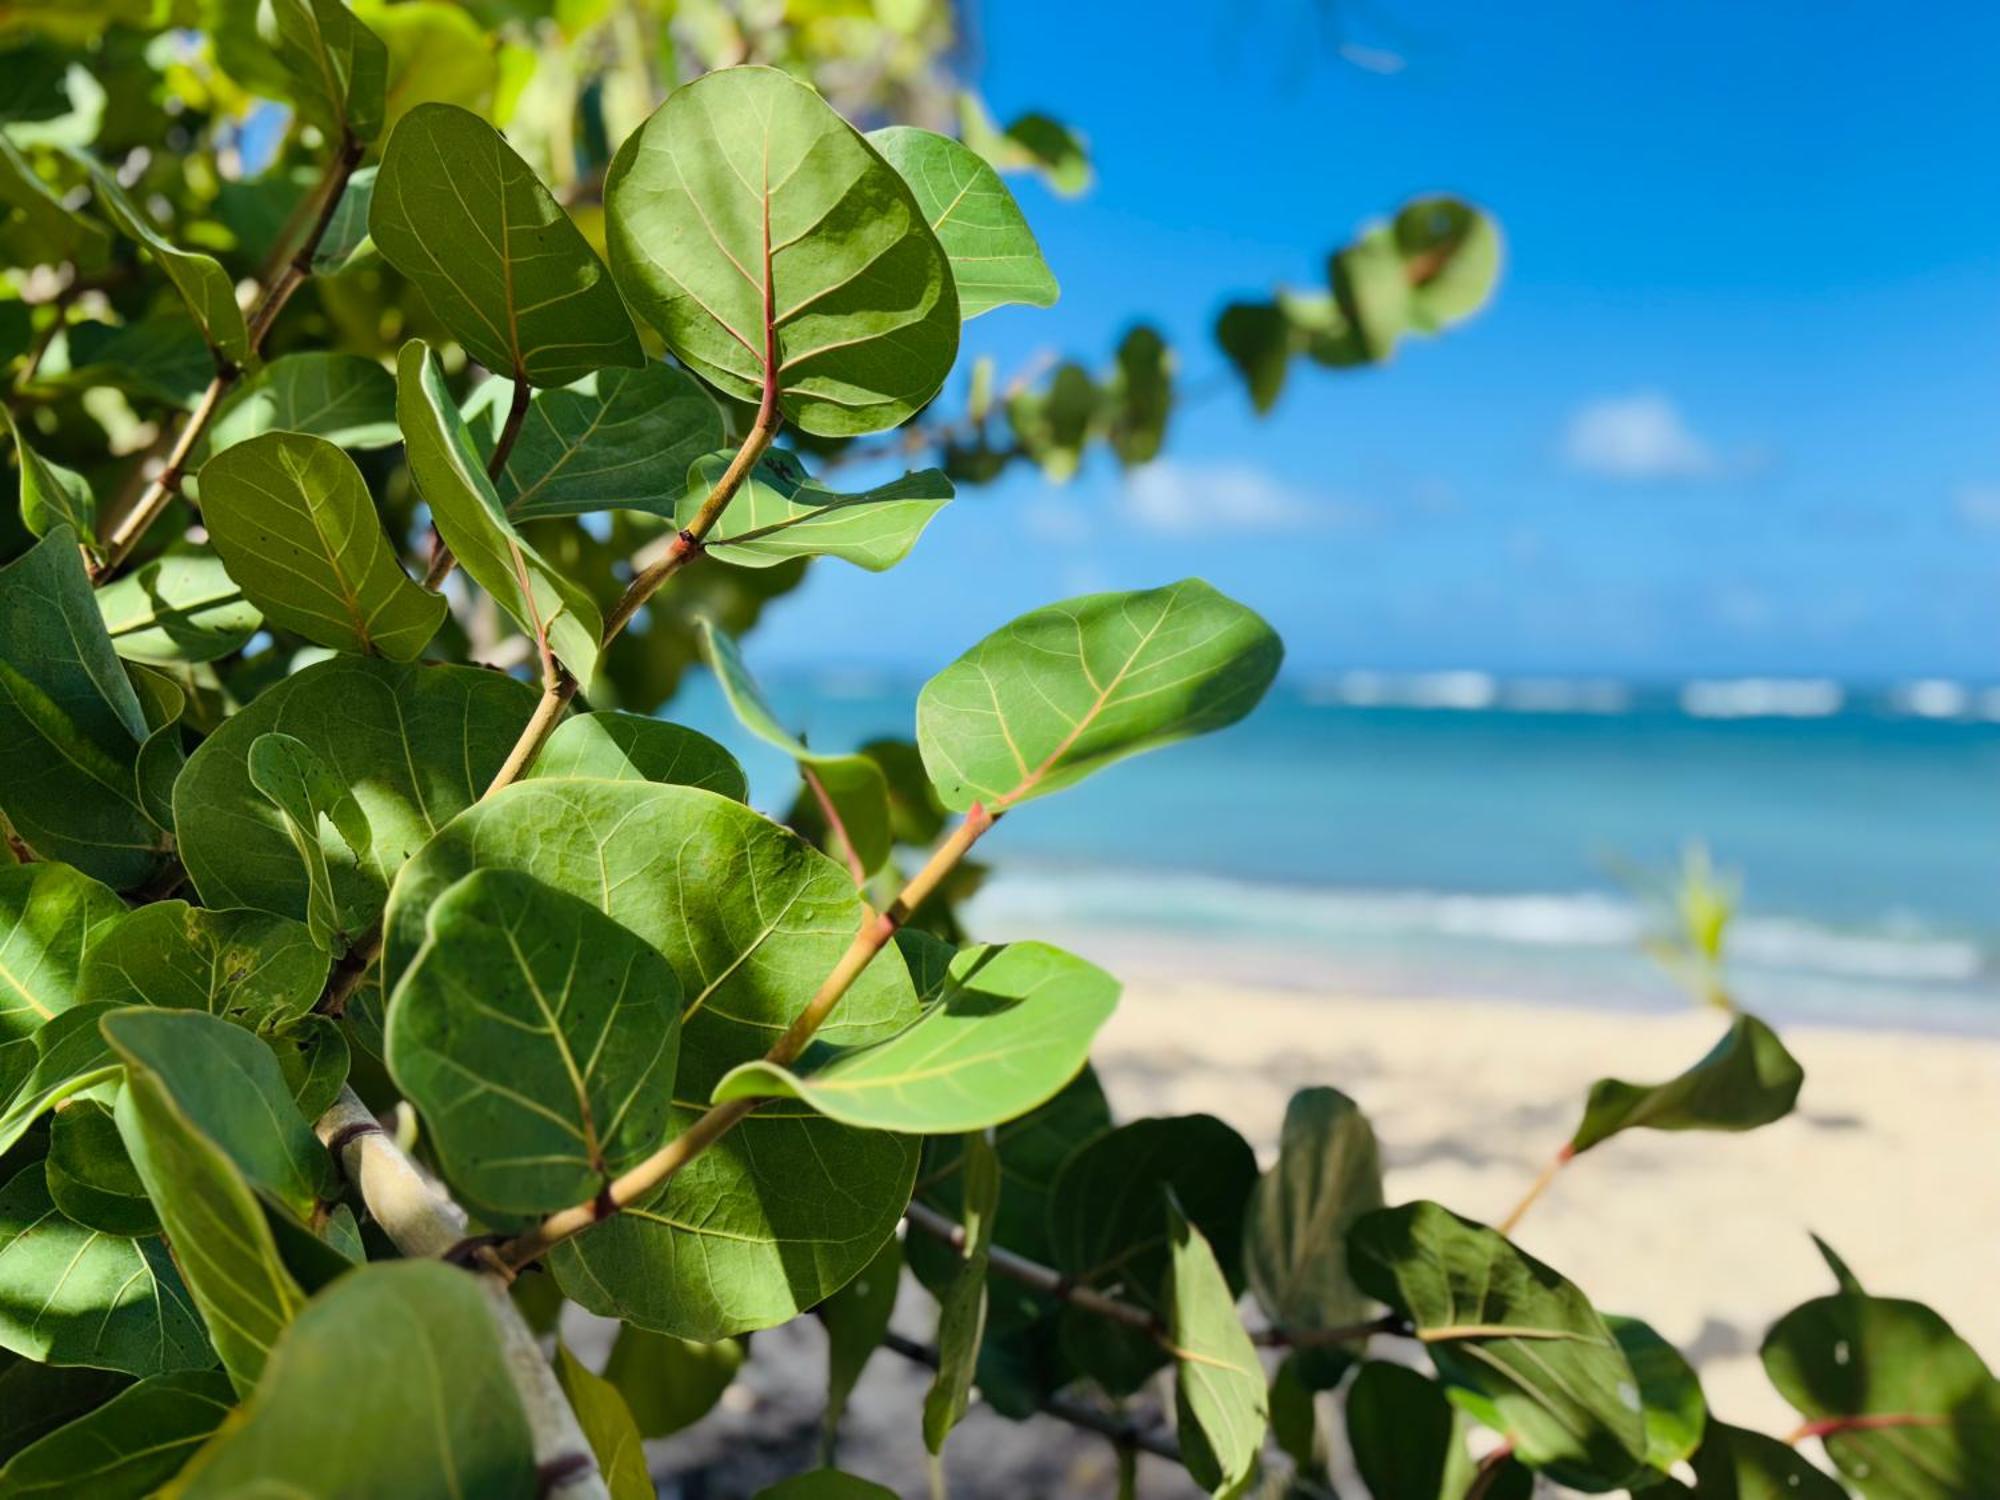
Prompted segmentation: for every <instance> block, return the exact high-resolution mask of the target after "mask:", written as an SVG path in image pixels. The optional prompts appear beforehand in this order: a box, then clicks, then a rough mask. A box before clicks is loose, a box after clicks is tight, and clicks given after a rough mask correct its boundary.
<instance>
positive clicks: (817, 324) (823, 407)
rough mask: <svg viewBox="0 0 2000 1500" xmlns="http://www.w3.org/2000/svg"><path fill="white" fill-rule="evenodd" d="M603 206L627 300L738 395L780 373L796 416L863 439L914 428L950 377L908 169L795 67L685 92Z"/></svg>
mask: <svg viewBox="0 0 2000 1500" xmlns="http://www.w3.org/2000/svg"><path fill="white" fill-rule="evenodd" d="M604 201H605V206H606V210H607V223H606V237H607V240H608V242H609V246H610V251H611V269H612V274H613V275H614V276H616V277H617V279H618V285H619V287H620V288H621V289H622V290H623V291H624V293H625V296H626V299H627V300H628V301H629V302H630V303H631V304H632V306H633V308H634V309H635V310H636V311H637V312H638V313H639V315H640V316H641V317H642V318H644V319H645V320H646V321H647V322H648V323H650V324H652V325H653V327H654V328H656V329H658V330H659V332H660V334H661V336H662V337H663V338H664V339H665V340H666V342H667V347H668V348H670V349H671V350H672V351H673V352H674V354H675V355H677V356H678V357H679V358H680V359H681V360H682V361H683V362H684V363H685V364H687V365H688V367H689V368H691V369H692V370H693V371H694V372H695V373H696V374H697V375H699V376H701V377H702V378H703V379H704V380H707V381H708V382H710V383H711V384H713V385H715V386H717V387H718V388H720V389H721V390H722V391H723V392H724V393H725V394H727V395H730V396H733V397H735V398H737V399H738V400H742V401H756V400H758V399H759V397H760V396H761V394H762V392H763V390H764V386H765V381H766V379H767V376H768V378H769V379H771V380H772V381H773V382H774V383H775V389H776V392H777V398H778V407H779V410H780V411H781V412H782V413H783V414H784V416H785V417H786V418H787V419H789V420H790V421H792V422H793V423H795V424H796V425H798V426H799V427H801V428H803V429H804V430H806V431H807V432H812V433H819V434H821V435H823V436H830V437H841V436H852V435H854V434H858V433H864V432H878V431H881V430H882V429H883V428H886V427H893V426H896V425H897V424H898V423H900V422H902V421H904V420H905V419H906V418H908V417H909V416H911V415H912V414H914V413H915V412H916V411H917V410H918V409H919V408H920V407H922V406H923V405H924V403H925V402H927V401H929V400H930V399H931V397H932V396H934V395H936V394H937V391H938V389H939V388H940V387H941V386H942V385H943V384H944V379H945V376H946V375H947V374H949V373H950V371H951V366H952V362H953V360H954V359H955V358H956V357H957V354H958V323H959V308H958V293H957V291H956V290H955V289H954V287H953V285H952V275H951V266H950V263H949V262H948V261H947V260H946V258H945V252H944V247H943V246H941V245H940V244H939V243H938V240H937V236H936V235H934V234H932V233H931V231H930V228H929V226H928V225H927V224H926V222H925V220H924V214H923V210H922V208H921V207H920V206H919V205H918V203H917V200H916V198H915V197H914V196H913V195H912V194H911V192H910V189H909V186H908V184H906V183H905V182H904V181H903V179H902V177H901V176H899V175H898V174H897V172H896V170H895V168H893V167H891V166H890V165H889V164H888V163H887V162H886V161H884V160H883V159H882V157H881V156H880V155H879V154H878V153H877V152H876V151H875V149H874V147H872V146H870V145H869V144H868V142H867V141H866V140H865V139H864V138H863V137H862V136H861V135H860V134H859V133H857V132H856V131H855V130H854V128H853V127H852V126H850V125H849V124H848V123H847V122H846V121H845V120H843V119H841V117H840V116H839V115H838V114H836V113H835V112H834V111H833V110H832V109H831V108H830V107H829V106H828V105H827V103H826V102H825V101H824V100H823V99H821V98H820V97H819V95H818V94H816V93H814V92H813V90H812V89H811V88H809V87H808V86H807V85H805V84H803V83H801V82H799V81H798V80H796V79H794V78H791V77H789V76H787V75H786V74H784V73H780V72H778V71H776V70H774V69H770V68H742V67H739V68H725V69H722V70H721V71H719V72H714V73H710V74H707V75H706V76H705V77H702V78H698V79H696V80H695V81H694V82H692V83H689V84H687V85H685V86H684V87H682V88H679V89H676V90H675V91H674V92H673V93H672V94H671V95H669V96H668V99H667V102H666V103H665V104H663V105H661V106H660V108H659V109H658V110H657V111H655V113H654V114H653V115H652V117H651V118H650V119H648V120H647V121H646V123H645V124H644V125H642V126H640V127H639V129H638V130H637V131H636V132H634V133H633V135H632V136H631V137H630V138H629V139H628V140H627V141H626V142H625V144H624V145H623V146H622V147H621V148H620V149H619V151H618V155H617V158H616V159H615V160H614V161H613V162H612V164H611V171H610V174H609V176H608V177H607V178H606V181H605V191H604ZM773 352H775V355H776V358H775V360H773V359H772V357H771V356H772V353H773Z"/></svg>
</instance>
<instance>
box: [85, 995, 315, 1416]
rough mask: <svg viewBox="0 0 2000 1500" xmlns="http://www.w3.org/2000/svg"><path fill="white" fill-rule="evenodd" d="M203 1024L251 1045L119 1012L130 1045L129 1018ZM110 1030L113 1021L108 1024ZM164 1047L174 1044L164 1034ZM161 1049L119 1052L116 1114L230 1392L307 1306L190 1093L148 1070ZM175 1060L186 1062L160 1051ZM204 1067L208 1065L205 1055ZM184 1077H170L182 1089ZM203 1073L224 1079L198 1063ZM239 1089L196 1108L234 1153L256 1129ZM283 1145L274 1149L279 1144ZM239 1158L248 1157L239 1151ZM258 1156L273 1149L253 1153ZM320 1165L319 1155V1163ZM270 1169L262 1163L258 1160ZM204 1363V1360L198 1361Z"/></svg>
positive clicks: (188, 1014) (134, 1035) (180, 1014)
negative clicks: (200, 1027)
mask: <svg viewBox="0 0 2000 1500" xmlns="http://www.w3.org/2000/svg"><path fill="white" fill-rule="evenodd" d="M141 1017H145V1018H147V1019H151V1020H163V1021H194V1022H197V1023H200V1022H204V1021H205V1022H207V1023H208V1024H209V1025H212V1026H215V1027H218V1028H220V1029H222V1030H224V1031H228V1032H230V1033H231V1034H233V1035H236V1036H241V1037H244V1038H246V1039H247V1040H251V1041H254V1038H250V1037H249V1036H248V1033H246V1032H243V1031H240V1030H238V1029H237V1028H235V1027H232V1026H230V1025H229V1024H228V1023H227V1022H223V1021H215V1020H213V1019H212V1018H209V1017H203V1016H199V1015H197V1014H196V1013H195V1012H192V1011H156V1012H153V1013H151V1014H150V1016H149V1015H148V1013H147V1012H144V1011H139V1010H126V1011H120V1012H118V1013H117V1016H116V1018H115V1019H116V1021H117V1022H118V1023H119V1024H120V1026H121V1029H122V1030H123V1032H124V1034H125V1035H127V1037H128V1039H131V1040H134V1041H140V1042H143V1041H151V1040H155V1039H154V1038H150V1037H145V1036H144V1035H143V1034H141V1033H139V1032H138V1028H136V1027H134V1026H133V1024H132V1023H133V1022H134V1020H135V1019H136V1018H141ZM105 1024H106V1029H107V1034H110V1035H112V1036H113V1039H114V1040H116V1039H117V1036H118V1034H117V1033H110V1031H109V1028H110V1025H111V1024H112V1022H111V1019H110V1018H107V1021H106V1023H105ZM163 1040H165V1041H166V1043H167V1045H168V1046H169V1047H171V1046H172V1045H173V1042H174V1039H173V1038H172V1037H167V1038H163ZM159 1050H160V1049H156V1048H152V1047H149V1048H148V1049H147V1054H146V1055H141V1054H138V1053H135V1052H127V1053H126V1054H125V1087H124V1088H123V1089H122V1090H121V1091H120V1092H119V1095H118V1106H117V1111H116V1118H117V1121H118V1134H119V1135H120V1136H121V1137H123V1138H124V1141H125V1149H126V1151H128V1152H129V1153H130V1154H131V1157H132V1165H133V1166H134V1167H135V1168H136V1169H137V1170H138V1173H139V1180H140V1181H141V1182H143V1183H145V1185H146V1196H147V1197H149V1198H151V1199H152V1200H153V1208H154V1210H155V1211H156V1212H157V1213H158V1214H159V1216H160V1223H161V1224H162V1225H163V1226H164V1227H165V1229H166V1233H167V1238H168V1239H169V1240H171V1241H172V1242H173V1245H174V1247H175V1250H176V1252H177V1254H178V1262H177V1264H178V1265H179V1267H180V1270H181V1273H182V1274H183V1275H184V1276H186V1278H187V1289H188V1292H189V1293H190V1294H191V1295H192V1297H193V1299H194V1304H195V1306H196V1307H198V1308H200V1309H201V1316H202V1321H203V1322H204V1323H205V1324H206V1325H207V1326H208V1331H209V1336H210V1337H211V1338H212V1339H214V1341H215V1352H216V1353H217V1354H218V1355H220V1356H221V1357H222V1365H223V1368H224V1369H226V1370H227V1371H228V1372H229V1378H230V1380H231V1381H232V1382H233V1383H234V1384H235V1386H236V1389H237V1390H238V1391H246V1392H247V1391H248V1390H250V1389H251V1387H253V1386H255V1385H256V1384H257V1381H258V1376H259V1374H260V1373H261V1372H262V1370H263V1368H264V1361H265V1359H266V1357H267V1355H268V1354H269V1352H270V1349H271V1345H272V1343H273V1342H274V1341H275V1340H276V1339H277V1337H278V1335H279V1334H280V1333H282V1332H283V1331H284V1329H285V1325H286V1324H288V1323H289V1322H290V1321H291V1320H292V1318H293V1317H294V1316H295V1315H296V1314H297V1312H298V1310H299V1308H300V1307H301V1306H302V1305H303V1304H304V1302H305V1294H304V1293H303V1292H302V1291H301V1290H300V1289H299V1285H298V1283H297V1282H296V1281H294V1280H293V1279H292V1276H291V1273H290V1272H289V1271H287V1270H286V1269H285V1265H284V1262H283V1261H282V1259H280V1257H279V1255H278V1248H277V1245H276V1243H275V1242H274V1241H273V1239H272V1237H271V1229H270V1226H269V1225H268V1224H267V1223H266V1222H265V1219H264V1213H263V1210H262V1208H261V1207H260V1206H259V1204H258V1200H257V1197H256V1195H255V1194H254V1193H253V1192H252V1191H251V1190H250V1187H249V1185H248V1184H247V1183H246V1182H245V1181H244V1178H243V1175H242V1174H241V1173H240V1172H239V1170H238V1168H237V1164H236V1161H235V1160H234V1159H233V1156H232V1153H231V1152H230V1151H228V1150H225V1149H224V1147H223V1146H222V1145H221V1144H219V1143H217V1142H216V1141H213V1140H211V1139H210V1138H209V1137H208V1136H207V1135H205V1134H204V1133H203V1131H202V1129H201V1127H200V1126H199V1125H197V1124H196V1122H195V1120H193V1119H191V1118H190V1117H189V1114H188V1111H187V1108H186V1105H187V1100H188V1094H187V1093H186V1092H184V1091H183V1088H177V1087H174V1086H173V1085H172V1084H170V1083H169V1081H168V1080H167V1079H166V1078H164V1077H162V1076H161V1075H160V1074H159V1073H156V1072H155V1071H154V1070H153V1068H152V1067H151V1066H149V1059H151V1058H153V1057H157V1056H158V1052H159ZM168 1055H169V1056H170V1057H171V1058H172V1060H173V1061H174V1062H175V1063H176V1064H179V1063H181V1062H183V1061H185V1059H183V1058H182V1057H180V1056H178V1055H175V1054H173V1053H169V1054H168ZM203 1061H204V1062H206V1061H207V1060H206V1059H203ZM187 1076H188V1075H186V1074H183V1075H182V1077H181V1078H180V1079H179V1080H178V1081H179V1082H181V1083H182V1084H183V1085H184V1084H185V1082H186V1078H187ZM201 1076H204V1077H206V1078H218V1077H221V1076H224V1075H222V1074H220V1073H218V1072H216V1071H215V1070H213V1069H210V1068H207V1067H204V1068H203V1069H202V1070H201ZM252 1082H253V1087H252V1088H251V1089H250V1090H249V1091H248V1092H250V1093H251V1094H252V1095H253V1096H254V1097H256V1098H257V1099H258V1100H260V1101H261V1100H263V1099H264V1098H266V1097H267V1095H266V1094H265V1089H264V1085H265V1083H266V1080H262V1079H258V1080H253V1081H252ZM244 1093H245V1091H243V1090H237V1089H232V1090H231V1093H230V1097H229V1098H228V1099H226V1100H220V1101H216V1102H215V1103H213V1104H212V1105H211V1104H207V1103H204V1105H203V1117H204V1118H205V1119H208V1120H221V1121H223V1122H224V1123H225V1124H226V1126H227V1128H228V1130H229V1133H230V1137H231V1143H232V1145H234V1146H235V1147H236V1148H237V1149H244V1148H245V1138H246V1137H247V1136H249V1135H250V1134H251V1132H252V1131H254V1128H255V1126H256V1124H257V1123H258V1122H257V1121H256V1120H255V1119H254V1117H252V1116H250V1115H249V1114H247V1113H242V1114H239V1113H238V1111H239V1110H242V1109H243V1100H244ZM281 1149H282V1148H281ZM246 1154H249V1153H248V1151H247V1150H246ZM261 1155H263V1156H264V1157H266V1158H272V1157H275V1156H277V1155H278V1153H277V1152H269V1151H266V1152H264V1153H261ZM322 1159H324V1157H322ZM264 1164H265V1165H266V1166H267V1167H268V1166H269V1165H270V1162H269V1161H268V1160H266V1161H265V1163H264ZM203 1362H204V1363H206V1361H203Z"/></svg>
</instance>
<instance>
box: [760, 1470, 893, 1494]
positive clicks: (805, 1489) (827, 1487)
mask: <svg viewBox="0 0 2000 1500" xmlns="http://www.w3.org/2000/svg"><path fill="white" fill-rule="evenodd" d="M756 1500H896V1493H895V1491H894V1490H885V1489H883V1488H882V1486H881V1485H879V1484H876V1483H874V1482H873V1481H872V1480H867V1479H856V1478H855V1477H854V1476H853V1475H852V1474H842V1473H841V1472H840V1471H839V1470H837V1469H815V1470H813V1471H812V1472H811V1473H810V1474H796V1475H794V1476H793V1477H792V1478H790V1479H787V1480H784V1481H782V1482H781V1483H778V1484H774V1485H770V1486H768V1487H766V1488H764V1489H761V1490H759V1491H757V1494H756Z"/></svg>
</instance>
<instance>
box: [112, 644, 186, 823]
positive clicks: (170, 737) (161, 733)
mask: <svg viewBox="0 0 2000 1500" xmlns="http://www.w3.org/2000/svg"><path fill="white" fill-rule="evenodd" d="M125 675H126V677H127V678H128V679H129V680H130V681H131V684H132V689H133V691H134V692H135V693H136V694H137V695H138V698H139V711H140V713H141V714H143V715H144V716H145V720H146V737H145V738H144V739H143V740H141V741H140V742H139V753H138V755H137V756H136V757H135V758H134V760H133V764H132V772H133V777H134V779H135V780H136V781H137V783H138V787H139V804H140V806H141V807H143V808H144V809H145V812H146V816H147V817H148V818H150V819H152V821H153V823H154V825H155V826H157V827H159V828H161V829H165V828H166V827H167V826H168V825H169V824H170V823H172V822H173V818H174V782H175V781H176V780H177V779H178V778H179V776H180V774H181V769H182V767H184V766H185V765H186V764H187V751H186V750H185V749H184V748H183V746H182V742H181V732H180V721H181V715H182V714H183V713H185V712H186V711H187V693H186V691H185V690H184V689H183V688H182V687H181V684H180V682H179V681H178V680H176V679H175V678H174V677H173V676H171V675H170V674H168V673H166V672H162V671H157V670H155V669H154V668H152V667H138V666H134V667H127V668H126V669H125Z"/></svg>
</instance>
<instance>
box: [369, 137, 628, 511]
mask: <svg viewBox="0 0 2000 1500" xmlns="http://www.w3.org/2000/svg"><path fill="white" fill-rule="evenodd" d="M368 229H369V234H370V236H371V237H372V238H373V239H374V241H375V247H376V248H377V249H378V250H380V251H381V252H382V257H383V259H385V260H387V261H388V262H389V264H390V265H392V266H394V267H395V268H396V269H397V270H398V271H400V272H402V273H403V274H404V275H405V276H407V277H409V278H410V280H411V281H413V282H415V283H416V284H417V286H418V287H419V288H421V289H422V291H423V294H424V297H425V299H426V300H427V301H428V302H429V303H430V305H431V310H432V311H433V312H434V313H436V314H437V316H438V319H439V320H440V321H441V322H442V323H443V324H444V325H445V327H447V328H449V329H450V330H451V334H452V337H453V338H455V339H457V340H458V341H459V343H461V344H463V345H464V346H465V348H466V352H467V353H469V354H471V356H472V357H473V358H474V359H476V360H478V361H479V362H480V363H481V364H482V365H484V366H486V368H487V369H489V370H491V371H493V372H494V373H495V374H496V375H501V376H504V377H506V378H507V379H509V380H513V379H521V380H526V381H528V382H530V383H531V384H534V385H543V386H555V385H568V384H569V383H570V382H571V381H573V380H577V379H579V378H581V377H582V376H585V375H588V374H590V373H591V372H592V371H595V370H599V369H602V368H603V367H605V366H606V365H626V366H636V365H638V364H639V363H640V362H641V360H642V359H643V357H644V356H643V355H642V353H641V352H640V349H639V336H638V334H637V333H636V332H635V331H634V329H633V327H632V319H631V316H630V315H629V314H628V313H627V312H626V311H625V306H624V303H623V302H621V301H620V300H619V296H618V290H617V288H616V287H614V286H613V285H612V284H611V278H610V275H609V274H608V273H607V272H606V271H605V269H604V263H603V262H602V261H600V260H599V259H598V258H597V252H596V251H594V250H592V249H591V248H590V244H589V242H588V241H586V240H585V239H584V237H583V235H582V234H581V233H579V232H578V230H577V227H576V226H575V225H574V224H572V223H571V222H570V220H569V215H567V214H565V213H564V212H563V210H562V205H560V204H559V203H557V202H556V200H555V198H554V197H553V196H552V195H551V194H550V192H549V190H548V189H547V188H545V187H543V186H542V184H541V183H540V182H539V181H538V180H537V179H536V177H535V173H534V169H533V168H531V167H530V166H529V165H528V164H527V163H526V162H525V161H523V160H522V159H521V158H520V156H519V155H518V154H517V153H516V152H515V150H514V148H513V147H511V146H509V145H508V144H507V141H506V138H505V137H503V136H502V135H501V134H500V132H499V131H497V130H495V129H494V128H493V127H492V126H491V125H489V124H487V123H486V121H484V120H482V119H480V118H479V116H477V115H475V114H473V113H471V112H470V111H469V110H464V109H460V108H458V107H456V106H455V105H450V104H423V105H419V106H418V107H417V108H415V109H413V110H411V111H410V112H409V113H408V114H407V115H405V116H404V117H403V118H402V120H401V121H400V122H399V123H398V124H397V126H396V128H395V132H394V133H393V134H392V135H391V136H390V137H389V144H388V146H387V148H386V149H385V150H384V151H383V153H382V164H381V169H380V171H379V172H378V173H377V175H376V178H375V191H374V196H373V199H372V201H371V203H370V205H369V210H368ZM407 426H408V419H407V417H406V418H405V427H406V428H407ZM427 498H428V497H427ZM436 503H437V502H436V501H435V500H432V504H433V505H435V504H436Z"/></svg>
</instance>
